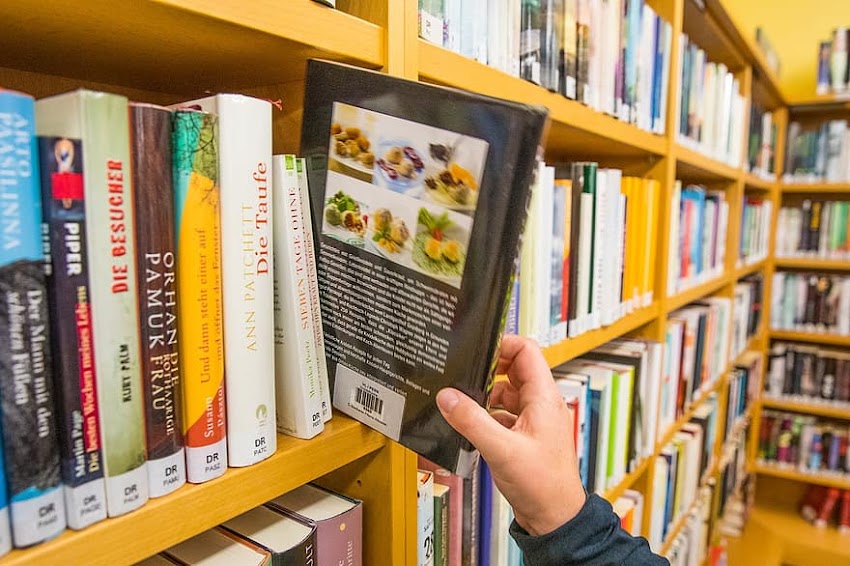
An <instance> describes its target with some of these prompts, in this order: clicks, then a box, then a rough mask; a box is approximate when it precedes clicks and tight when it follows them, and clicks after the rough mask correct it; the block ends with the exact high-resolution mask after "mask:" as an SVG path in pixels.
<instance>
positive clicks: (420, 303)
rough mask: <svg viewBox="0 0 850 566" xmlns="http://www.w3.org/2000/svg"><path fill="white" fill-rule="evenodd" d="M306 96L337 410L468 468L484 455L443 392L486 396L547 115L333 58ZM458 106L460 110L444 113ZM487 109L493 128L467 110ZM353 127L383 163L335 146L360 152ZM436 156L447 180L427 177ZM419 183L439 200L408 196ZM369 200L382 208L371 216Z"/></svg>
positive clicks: (319, 68)
mask: <svg viewBox="0 0 850 566" xmlns="http://www.w3.org/2000/svg"><path fill="white" fill-rule="evenodd" d="M381 93H393V96H394V97H395V96H397V95H398V94H399V93H403V94H404V96H403V97H402V99H401V100H407V101H408V102H410V104H408V103H404V104H402V105H401V106H397V105H395V106H393V107H388V106H384V105H382V104H380V103H379V102H376V101H380V100H381V96H382V94H381ZM414 100H417V101H419V102H421V101H422V100H433V101H435V103H434V104H433V105H431V104H429V105H426V106H423V105H422V104H420V103H418V102H417V104H413V101H414ZM305 101H307V104H306V105H305V120H304V129H303V131H302V150H303V152H304V155H305V157H306V159H307V172H308V177H309V186H310V198H311V209H312V211H313V228H314V242H315V245H316V250H317V251H318V256H319V260H318V274H319V289H320V295H321V299H322V319H323V323H324V330H325V333H324V338H325V343H326V350H327V354H328V376H329V378H330V380H331V381H332V382H333V387H332V389H333V402H334V407H336V408H337V409H338V410H340V411H342V412H344V413H346V414H348V415H349V416H351V417H352V418H355V419H357V420H359V421H361V422H363V423H364V424H367V425H368V426H370V427H372V428H374V429H376V430H378V431H379V432H382V433H384V434H386V435H387V436H389V437H391V438H393V439H396V440H398V441H399V442H401V443H402V444H404V445H405V446H407V447H408V448H411V449H413V450H414V451H416V452H418V453H420V454H422V455H424V456H426V457H427V458H428V459H429V460H431V461H433V462H435V463H437V464H440V465H441V466H443V467H445V468H446V469H448V470H450V471H454V472H459V473H461V475H468V474H469V473H470V471H471V468H472V464H473V463H474V461H475V459H476V456H475V453H474V451H473V450H472V447H471V445H469V443H468V442H467V441H465V440H463V439H462V438H461V437H460V436H459V435H458V434H457V433H456V432H454V431H453V430H452V429H451V427H450V426H449V425H448V423H446V422H445V420H444V419H443V417H442V415H441V414H440V413H439V411H438V410H437V408H436V404H435V402H434V396H435V395H436V393H437V391H438V390H439V389H440V387H442V386H445V385H448V384H451V385H452V386H453V387H458V388H460V389H461V390H463V391H464V392H466V393H468V394H470V395H472V396H473V398H474V399H476V400H477V401H478V402H479V403H482V404H483V403H484V399H485V391H486V388H487V384H488V383H489V382H490V381H491V380H492V377H493V375H492V372H493V360H494V359H495V355H496V352H497V351H498V336H499V335H500V333H501V330H502V323H503V314H504V313H505V311H506V308H507V305H508V292H509V287H510V281H511V277H512V275H513V271H514V260H515V257H516V252H517V247H518V243H519V236H520V234H521V232H522V228H523V220H524V215H523V214H522V211H524V210H525V207H526V204H527V201H528V187H529V185H530V181H531V178H532V174H533V170H534V164H535V162H534V156H535V155H536V151H535V150H534V148H535V147H536V146H537V145H538V143H539V141H540V135H541V133H542V127H543V124H544V123H545V112H543V111H542V110H540V109H534V108H530V107H525V106H520V105H515V104H511V103H504V102H502V101H496V100H495V99H490V98H487V97H483V96H477V95H470V94H468V93H462V92H460V91H455V90H451V89H445V88H441V87H435V86H430V85H423V84H419V83H414V82H410V81H405V80H400V79H396V78H393V77H388V76H386V75H383V74H380V73H372V72H368V71H363V70H360V69H355V68H352V67H347V66H344V65H337V64H332V63H326V62H320V61H311V62H310V63H309V65H308V79H307V92H306V95H305ZM445 104H451V105H452V107H453V108H454V109H455V110H454V111H453V112H452V113H451V114H446V113H444V112H443V111H442V109H443V108H445V106H444V105H445ZM485 108H486V111H487V115H489V116H492V117H493V120H492V122H491V121H490V119H489V118H488V121H487V125H486V128H484V127H483V126H484V122H481V123H480V124H481V125H482V127H479V126H477V125H475V124H473V123H472V122H470V121H468V120H466V119H465V118H464V119H463V120H460V119H459V118H460V117H461V116H467V115H470V114H475V113H477V112H481V111H483V110H484V109H485ZM456 118H457V119H456ZM426 124H427V125H426ZM476 124H478V123H477V122H476ZM346 128H347V129H348V131H345V129H346ZM334 131H336V132H337V133H333V132H334ZM509 132H510V135H508V133H509ZM341 134H345V136H346V137H354V136H353V134H357V136H358V137H357V138H356V139H355V140H354V142H355V143H354V144H353V145H356V146H358V148H359V147H360V146H361V145H365V143H364V142H363V141H360V142H358V141H357V140H358V139H360V138H361V137H365V138H366V141H368V142H369V146H368V147H369V148H370V149H369V151H368V152H367V153H369V152H371V153H372V157H365V159H366V160H367V161H368V160H374V164H375V165H376V166H375V167H374V168H372V169H368V168H367V171H368V173H366V172H364V171H362V170H361V169H362V159H363V158H361V161H359V162H357V161H352V158H351V157H350V156H349V157H345V156H343V155H341V154H340V153H339V152H338V151H337V150H338V149H341V146H340V145H339V144H343V145H346V147H349V148H351V149H353V145H352V144H348V141H352V140H346V141H342V139H340V138H342V136H341ZM496 140H501V141H500V143H499V144H496V143H495V141H496ZM504 141H508V142H509V143H506V144H503V143H501V142H504ZM396 142H398V143H396ZM372 144H374V151H372V150H373V148H372ZM425 144H427V145H425ZM425 147H427V148H428V149H427V150H426V149H425ZM417 148H418V149H417ZM349 155H350V154H349ZM357 157H360V152H358V153H357ZM426 162H427V163H429V166H431V167H437V168H438V170H440V171H442V173H446V175H444V174H442V173H440V174H439V175H437V176H436V178H435V177H428V176H427V175H429V173H427V172H426V171H425V163H426ZM357 163H359V164H360V165H357ZM508 164H510V166H509V167H510V169H501V168H502V167H506V166H508ZM488 167H494V168H498V170H500V171H503V173H504V174H501V173H500V174H499V176H500V177H501V178H500V180H499V186H501V187H503V188H504V187H509V189H504V190H499V191H496V190H494V187H495V185H494V183H495V182H496V176H492V175H491V174H490V173H488V171H490V169H488ZM441 168H442V169H441ZM493 170H494V171H495V170H497V169H493ZM504 175H509V176H508V177H505V176H504ZM414 181H416V182H418V181H421V182H422V183H423V185H422V186H421V187H422V188H421V190H422V191H428V193H427V196H426V194H424V193H420V196H419V197H418V198H417V197H415V196H412V195H410V194H402V193H406V192H407V191H408V190H409V188H410V184H411V182H414ZM428 181H430V183H429V182H428ZM450 186H451V187H452V190H451V191H448V188H449V187H450ZM430 191H434V192H430ZM447 191H448V192H447ZM452 195H454V196H452ZM367 205H368V209H369V210H372V211H374V213H373V214H372V215H371V218H367V220H365V221H364V219H363V214H364V211H365V210H366V209H367ZM340 207H342V210H341V209H340ZM379 209H383V211H381V213H380V219H379V218H378V215H377V212H378V210H379ZM367 216H368V214H367ZM408 254H409V255H408ZM472 273H474V274H475V276H474V277H472V276H471V275H467V274H472ZM346 312H348V313H357V312H359V313H366V312H372V313H374V316H375V317H377V318H375V320H374V323H370V322H368V319H367V318H364V316H363V315H359V316H352V315H351V314H346ZM472 313H475V314H474V315H473V314H472ZM437 315H439V316H437ZM370 316H371V315H370ZM473 328H474V329H475V330H474V332H473V331H472V329H473ZM401 329H404V333H409V337H408V336H407V335H405V334H403V333H400V331H401ZM364 339H365V340H368V342H370V343H371V345H370V344H367V343H366V341H364ZM426 344H429V346H428V347H427V348H426ZM469 352H476V354H475V355H469Z"/></svg>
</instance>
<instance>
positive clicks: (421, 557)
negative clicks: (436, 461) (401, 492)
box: [416, 470, 434, 566]
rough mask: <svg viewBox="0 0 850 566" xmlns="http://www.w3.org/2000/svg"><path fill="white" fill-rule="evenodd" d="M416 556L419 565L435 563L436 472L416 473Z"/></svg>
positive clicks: (424, 565)
mask: <svg viewBox="0 0 850 566" xmlns="http://www.w3.org/2000/svg"><path fill="white" fill-rule="evenodd" d="M416 479H417V481H416V557H417V563H418V564H419V566H432V565H433V564H434V474H433V473H431V472H428V471H424V472H423V471H421V470H420V471H419V472H417V474H416Z"/></svg>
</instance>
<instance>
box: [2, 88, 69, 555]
mask: <svg viewBox="0 0 850 566" xmlns="http://www.w3.org/2000/svg"><path fill="white" fill-rule="evenodd" d="M36 129H37V126H36V122H35V107H34V103H33V99H32V98H31V97H29V96H27V95H24V94H19V93H16V92H12V91H7V90H0V154H2V155H3V156H4V157H3V159H2V160H0V178H2V179H3V181H2V184H1V185H0V198H2V199H3V201H4V203H5V206H4V214H3V218H2V222H0V226H2V234H3V235H2V251H0V318H2V321H3V323H2V335H3V340H0V359H2V360H3V364H4V367H5V368H6V371H4V372H3V375H2V378H0V401H2V415H0V421H2V435H1V436H2V449H3V451H4V456H3V461H4V464H5V467H4V472H5V473H4V479H5V482H6V487H7V489H8V497H9V506H8V514H9V515H10V516H11V527H12V541H13V543H14V546H15V547H18V548H20V547H24V546H30V545H32V544H35V543H38V542H41V541H43V540H46V539H49V538H52V537H54V536H56V535H57V534H59V533H60V532H62V530H64V529H65V509H64V499H63V493H62V473H61V470H60V461H59V444H58V439H57V436H56V422H55V419H56V416H55V411H54V408H53V403H54V396H53V390H54V385H53V376H52V364H51V351H50V328H49V320H48V307H47V302H48V295H47V288H46V280H45V268H44V253H43V249H42V245H41V221H42V217H41V209H42V203H41V188H40V174H39V163H38V157H39V154H38V149H37V148H38V145H37V140H36ZM1 526H2V525H0V527H1ZM0 532H2V531H0ZM7 534H8V529H7ZM8 542H9V537H8V536H6V537H3V539H2V542H1V543H0V548H2V546H8Z"/></svg>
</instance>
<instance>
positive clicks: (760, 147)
mask: <svg viewBox="0 0 850 566" xmlns="http://www.w3.org/2000/svg"><path fill="white" fill-rule="evenodd" d="M775 157H776V122H775V121H774V120H773V113H772V112H770V111H769V110H765V109H763V108H762V107H761V106H759V105H758V104H757V103H756V102H755V101H753V102H752V104H751V105H750V131H749V135H748V137H747V160H746V163H745V164H744V168H745V169H746V170H747V171H749V172H750V173H752V174H753V175H756V176H757V177H761V178H763V179H768V180H773V179H775V178H776V164H775Z"/></svg>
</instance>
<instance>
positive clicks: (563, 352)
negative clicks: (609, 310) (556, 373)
mask: <svg viewBox="0 0 850 566" xmlns="http://www.w3.org/2000/svg"><path fill="white" fill-rule="evenodd" d="M659 308H660V306H659V304H658V303H657V302H655V303H653V304H651V305H650V306H648V307H644V308H642V309H638V310H636V311H634V312H632V313H630V314H628V315H626V316H624V317H623V318H621V319H620V320H618V321H616V322H615V323H614V324H611V325H610V326H603V327H602V328H597V329H596V330H591V331H589V332H585V333H584V334H582V335H581V336H576V337H575V338H567V339H566V340H564V341H563V342H560V343H559V344H555V345H553V346H549V347H548V348H545V349H544V350H543V355H544V356H545V357H546V361H547V362H548V363H549V367H555V366H559V365H561V364H563V363H565V362H568V361H570V360H571V359H573V358H578V357H579V356H581V355H582V354H586V353H587V352H589V351H591V350H593V349H594V348H598V347H599V346H602V345H603V344H607V343H608V342H610V341H611V340H615V339H617V338H619V337H621V336H623V335H625V334H628V333H629V332H632V331H633V330H635V329H637V328H640V327H641V326H643V325H645V324H647V323H649V322H650V321H652V320H654V319H656V318H658V312H659Z"/></svg>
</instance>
